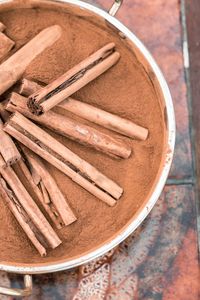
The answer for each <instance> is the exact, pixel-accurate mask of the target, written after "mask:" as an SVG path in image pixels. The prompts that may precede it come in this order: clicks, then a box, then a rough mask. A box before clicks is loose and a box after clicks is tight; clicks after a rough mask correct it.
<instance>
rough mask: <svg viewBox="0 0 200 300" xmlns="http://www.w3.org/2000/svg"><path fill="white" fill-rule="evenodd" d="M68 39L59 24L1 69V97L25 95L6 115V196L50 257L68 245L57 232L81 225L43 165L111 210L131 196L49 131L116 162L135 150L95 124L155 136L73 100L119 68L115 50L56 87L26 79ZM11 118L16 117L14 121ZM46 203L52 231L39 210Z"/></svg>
mask: <svg viewBox="0 0 200 300" xmlns="http://www.w3.org/2000/svg"><path fill="white" fill-rule="evenodd" d="M4 30H5V26H4V25H3V24H2V23H1V22H0V41H1V33H2V31H4ZM61 34H62V29H61V28H60V26H58V25H54V26H51V27H49V28H46V29H44V30H43V31H41V32H40V33H39V34H38V35H36V36H35V37H34V38H33V39H32V40H30V41H29V42H28V43H27V44H26V45H24V46H23V47H22V48H21V49H20V50H18V51H16V52H15V53H14V54H13V55H12V56H11V57H9V58H8V59H7V60H5V61H4V62H3V63H2V64H1V65H0V82H1V83H0V95H1V94H3V93H4V92H6V91H7V90H8V89H9V88H11V87H12V86H13V85H14V84H15V83H16V82H18V80H21V79H22V80H21V84H20V86H19V92H18V93H16V92H13V93H11V94H10V96H9V99H7V100H6V101H5V103H3V104H2V105H1V108H0V116H1V118H0V191H1V193H2V194H3V195H4V199H5V201H6V203H7V205H8V206H9V208H10V210H11V211H12V213H13V215H14V216H15V218H16V219H17V221H18V223H19V224H20V225H21V227H22V228H23V230H24V232H25V233H26V235H27V236H28V238H29V239H30V241H31V242H32V243H33V245H34V246H35V248H36V249H37V250H38V252H39V253H40V254H41V255H42V256H45V255H46V254H47V249H48V247H51V248H53V249H54V248H55V247H57V246H59V245H60V244H61V242H62V241H61V240H60V238H59V236H58V234H57V233H56V232H55V231H54V229H53V227H54V226H55V227H56V228H57V229H60V228H62V227H63V226H69V225H71V224H72V223H74V222H75V221H76V219H77V218H76V216H75V215H74V213H73V211H72V209H71V208H70V206H69V204H68V203H67V199H66V198H65V197H64V195H63V193H62V191H61V190H60V188H59V186H58V184H57V183H56V181H55V180H54V178H53V176H52V175H51V174H50V173H49V171H48V170H47V168H46V167H45V165H44V163H43V160H45V161H47V162H48V163H50V164H52V165H53V166H54V167H56V168H57V169H58V170H60V171H61V172H63V173H64V174H66V175H67V176H68V177H69V178H71V179H72V180H73V181H74V182H76V183H77V184H78V185H79V186H81V187H82V188H84V189H86V190H87V191H88V192H89V193H91V194H92V195H94V196H95V197H96V198H98V199H100V200H101V201H103V202H105V203H106V204H107V205H109V206H114V205H115V204H116V203H117V201H118V200H119V199H120V197H121V196H122V194H123V189H122V187H120V186H119V185H118V184H117V183H115V182H114V181H113V180H112V179H110V178H108V177H107V176H106V175H104V174H103V173H101V171H100V170H98V169H96V168H95V167H94V166H92V165H91V164H89V163H88V162H86V161H85V160H84V159H83V158H81V157H79V156H78V155H77V154H75V153H73V152H72V151H71V150H70V149H68V148H67V147H66V146H64V145H63V144H62V143H60V142H59V141H58V140H56V139H55V138H53V137H52V136H51V135H50V134H49V133H47V132H46V131H45V129H44V128H48V129H50V130H52V131H54V132H56V133H57V134H60V135H62V136H64V137H66V138H69V139H72V140H74V141H76V142H78V143H80V144H83V145H85V146H88V147H92V148H94V149H95V150H97V151H100V152H103V153H104V154H106V155H109V156H111V157H113V158H115V159H116V158H117V159H128V158H129V157H130V155H131V152H132V149H131V147H130V146H129V145H128V144H126V143H125V142H124V141H123V140H122V139H120V138H119V136H115V137H113V136H111V135H109V134H107V133H105V132H103V131H101V130H100V129H96V128H94V127H93V126H92V123H95V124H98V125H99V126H102V127H105V128H107V129H109V130H111V131H114V132H116V133H118V134H121V135H123V136H126V137H129V138H137V139H139V140H146V139H147V137H148V130H147V129H146V128H143V127H141V126H139V125H137V124H135V123H133V122H132V121H131V120H127V119H124V118H122V117H120V116H117V115H114V114H112V113H110V112H107V111H104V110H102V109H99V108H97V107H94V106H92V105H89V104H86V103H84V102H82V101H78V100H76V99H74V98H70V96H71V95H72V94H74V93H75V92H76V91H78V90H79V89H81V88H82V87H84V86H86V85H87V84H88V83H89V82H91V81H93V80H95V79H96V78H97V77H99V76H100V75H101V74H103V73H105V72H106V71H108V70H109V69H110V68H111V67H113V66H114V65H115V64H117V62H118V61H119V59H120V54H119V53H118V52H117V51H116V49H115V48H116V47H115V44H114V43H110V44H107V45H105V46H104V47H102V48H101V49H99V50H97V51H96V52H94V53H93V54H91V55H90V56H89V57H88V58H86V59H85V60H83V61H82V62H80V63H79V64H78V65H76V66H74V67H73V68H72V69H70V70H68V71H67V72H66V73H65V74H63V75H62V76H61V77H59V78H57V79H56V80H55V81H53V82H51V83H50V84H48V85H45V84H42V83H38V82H35V81H33V80H29V79H26V78H22V77H23V74H24V72H25V70H26V68H27V67H28V66H29V64H30V63H31V62H32V61H33V60H34V58H36V57H37V56H38V55H39V54H40V53H42V52H43V51H44V50H45V49H46V48H47V47H50V46H53V44H54V43H55V42H56V41H57V40H58V39H59V38H60V36H61ZM4 38H5V37H4ZM8 45H9V43H8V44H7V49H9V46H8ZM13 46H14V42H13V44H12V47H13ZM12 47H11V48H12ZM11 48H10V49H11ZM5 49H6V47H5ZM10 49H9V50H5V52H6V53H8V51H10ZM0 58H1V53H0ZM54 107H57V108H59V109H62V110H66V111H69V112H70V113H72V114H74V115H76V116H78V117H80V118H82V119H85V120H87V121H89V122H90V123H91V125H85V124H84V122H81V121H77V119H76V118H74V119H73V117H67V116H66V115H63V114H61V113H58V112H57V111H58V109H57V111H56V112H55V111H54ZM8 112H9V113H13V114H12V115H11V116H9V115H8ZM3 123H5V124H3ZM43 127H44V128H43ZM14 165H16V167H17V168H19V169H20V170H21V171H22V173H23V174H24V176H25V178H26V179H27V180H28V182H29V185H30V188H31V189H32V190H33V191H34V193H35V195H36V197H37V199H38V203H37V202H36V201H35V200H34V199H33V198H32V197H31V196H30V194H29V193H28V191H27V190H26V188H25V185H24V183H23V180H22V179H21V178H20V177H19V176H18V174H17V173H16V172H15V168H16V167H13V166H14ZM39 204H40V205H42V207H43V209H44V211H45V214H46V215H47V216H48V218H49V220H50V223H51V224H50V223H49V221H47V219H46V217H45V216H44V215H43V213H42V211H41V210H40V209H39V206H40V205H39Z"/></svg>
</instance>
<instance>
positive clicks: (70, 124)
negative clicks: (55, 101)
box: [5, 93, 131, 158]
mask: <svg viewBox="0 0 200 300" xmlns="http://www.w3.org/2000/svg"><path fill="white" fill-rule="evenodd" d="M5 108H6V110H8V111H10V112H15V111H18V112H20V113H21V114H23V115H24V116H26V117H28V118H30V119H32V120H34V121H36V122H37V123H39V124H42V125H44V126H45V127H47V128H50V129H51V130H53V131H55V132H56V133H58V134H60V135H62V136H65V137H67V138H70V139H72V140H75V141H77V142H78V143H80V144H83V145H86V146H89V147H92V148H95V149H96V150H98V151H101V152H103V153H106V154H107V155H110V156H112V157H115V158H128V157H129V156H130V154H131V148H130V146H128V145H126V144H125V143H124V142H122V141H120V140H119V139H116V138H113V137H111V136H109V135H108V134H105V133H102V132H101V131H99V130H97V129H94V128H92V127H91V126H87V125H84V124H83V123H81V122H79V121H76V120H72V119H71V118H69V117H67V116H64V115H61V114H58V113H55V112H53V111H48V112H46V113H45V114H43V115H41V116H36V115H33V114H32V113H31V112H30V111H29V110H28V108H27V99H26V98H24V97H23V96H20V95H19V94H17V93H12V94H11V96H10V99H9V101H8V103H7V105H6V106H5Z"/></svg>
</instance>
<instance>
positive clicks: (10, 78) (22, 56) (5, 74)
mask: <svg viewBox="0 0 200 300" xmlns="http://www.w3.org/2000/svg"><path fill="white" fill-rule="evenodd" d="M60 36H61V27H60V26H58V25H54V26H51V27H48V28H46V29H44V30H42V31H41V32H40V33H39V34H38V35H36V36H35V37H34V38H33V39H32V40H30V41H29V42H28V43H27V44H26V45H25V46H23V47H22V48H21V49H19V50H18V51H17V52H16V53H14V54H13V55H12V56H11V57H9V58H8V59H7V60H6V61H5V62H4V63H3V64H1V65H0V82H1V85H0V95H1V94H3V93H4V92H5V91H6V90H7V89H9V88H10V87H11V86H12V85H13V84H14V83H15V82H16V81H17V80H18V79H19V78H20V77H21V76H22V74H23V73H24V71H25V70H26V68H27V67H28V65H29V64H30V63H31V62H32V61H33V60H34V59H35V58H36V57H37V56H38V55H39V54H40V53H42V52H43V51H44V50H45V49H46V48H48V47H49V46H51V45H52V44H53V43H55V42H56V41H57V40H58V39H59V38H60Z"/></svg>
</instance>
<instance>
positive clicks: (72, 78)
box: [28, 43, 120, 115]
mask: <svg viewBox="0 0 200 300" xmlns="http://www.w3.org/2000/svg"><path fill="white" fill-rule="evenodd" d="M119 58H120V54H119V53H118V52H116V51H115V44H114V43H110V44H108V45H106V46H104V47H103V48H101V49H100V50H98V51H97V52H95V53H94V54H92V55H91V56H89V57H88V58H86V59H85V60H84V61H82V62H81V63H79V64H78V65H76V66H75V67H74V68H72V69H71V70H69V71H68V72H66V73H65V74H63V75H62V76H61V77H59V78H58V79H56V80H55V81H53V82H52V83H50V84H49V85H47V86H46V87H44V88H42V89H40V90H39V91H38V92H36V93H35V94H32V95H31V96H30V97H29V101H28V107H29V109H30V111H31V112H32V113H33V114H36V115H40V114H42V113H44V112H46V111H48V110H50V109H51V108H52V107H54V106H55V105H57V104H58V103H60V102H61V101H62V100H64V99H65V98H67V97H69V96H71V95H72V94H73V93H75V92H76V91H78V90H79V89H81V88H82V87H84V86H85V85H87V84H88V83H89V82H90V81H92V80H94V79H95V78H97V77H98V76H100V75H101V74H103V73H104V72H105V71H107V70H108V69H109V68H111V67H112V66H113V65H114V64H116V63H117V61H118V60H119Z"/></svg>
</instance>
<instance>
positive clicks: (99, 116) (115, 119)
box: [19, 79, 148, 141]
mask: <svg viewBox="0 0 200 300" xmlns="http://www.w3.org/2000/svg"><path fill="white" fill-rule="evenodd" d="M40 89H41V85H40V84H39V83H36V82H34V81H31V80H28V79H23V81H22V84H21V86H20V90H19V93H20V94H21V95H24V96H26V97H28V96H30V95H31V94H33V93H36V92H37V91H38V90H40ZM57 107H59V108H60V109H64V110H67V111H70V112H72V113H73V114H75V115H77V116H79V117H81V118H83V119H85V120H87V121H90V122H93V123H96V124H98V125H101V126H103V127H105V128H108V129H110V130H112V131H115V132H117V133H120V134H122V135H125V136H127V137H130V138H138V139H140V140H143V141H144V140H146V139H147V137H148V129H146V128H144V127H142V126H139V125H137V124H135V123H134V122H132V121H130V120H128V119H125V118H121V117H119V116H117V115H114V114H112V113H109V112H107V111H105V110H103V109H100V108H97V107H95V106H92V105H90V104H87V103H84V102H82V101H78V100H75V99H74V98H71V97H69V98H67V99H65V100H63V101H62V102H60V103H59V104H58V105H57Z"/></svg>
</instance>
